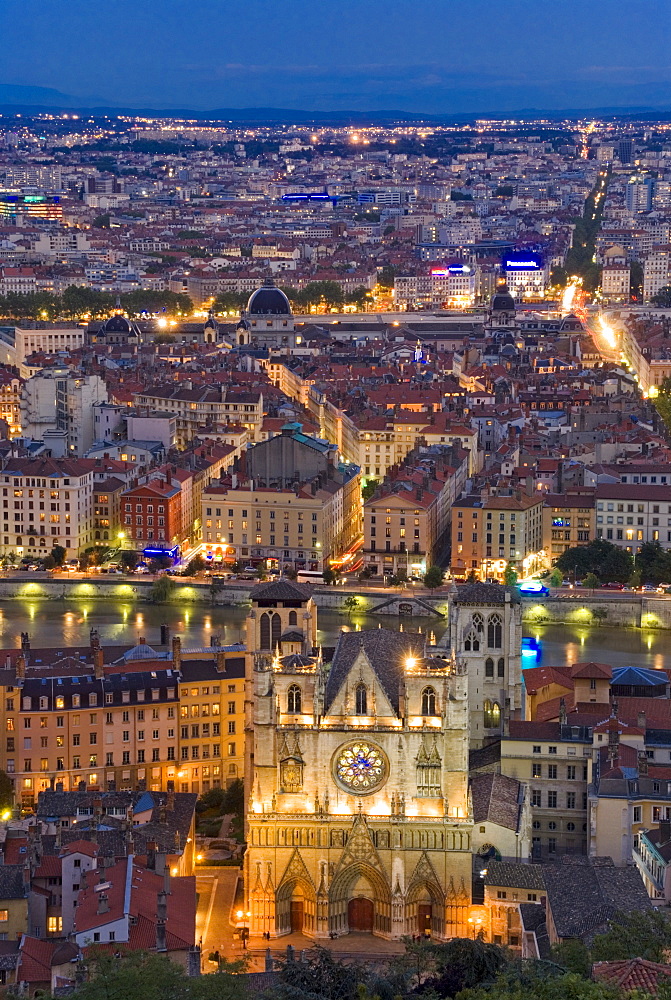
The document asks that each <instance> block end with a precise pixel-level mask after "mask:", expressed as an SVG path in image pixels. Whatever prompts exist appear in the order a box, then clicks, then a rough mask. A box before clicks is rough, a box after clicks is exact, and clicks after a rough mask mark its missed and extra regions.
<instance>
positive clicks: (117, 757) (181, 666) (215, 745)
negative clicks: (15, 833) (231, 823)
mask: <svg viewBox="0 0 671 1000" xmlns="http://www.w3.org/2000/svg"><path fill="white" fill-rule="evenodd" d="M41 652H42V651H40V652H38V651H34V652H31V650H30V649H29V648H26V649H23V650H21V652H20V653H17V651H15V650H14V651H12V652H11V654H9V659H10V660H11V661H12V662H13V664H14V665H13V667H10V668H6V669H5V670H4V671H0V689H1V690H0V711H1V712H2V728H3V731H4V732H5V737H4V743H3V744H2V746H1V747H0V754H1V756H0V766H1V767H2V768H3V769H4V770H5V771H6V772H7V773H8V774H9V775H10V777H11V778H12V780H13V781H14V785H15V789H16V798H17V801H19V802H20V803H21V804H22V805H24V806H32V805H33V804H34V802H35V801H36V798H37V796H38V794H39V793H40V792H41V791H44V790H45V789H47V788H50V787H53V784H54V782H57V783H60V784H62V785H63V788H64V790H65V791H76V790H78V789H79V788H80V785H81V783H84V785H85V786H86V788H87V789H90V790H105V789H106V788H108V787H109V786H110V783H111V782H114V787H116V788H117V789H119V790H124V789H132V788H137V787H145V788H147V789H148V790H152V791H157V790H160V789H170V788H172V789H173V790H177V791H180V792H187V791H188V792H195V793H197V794H201V793H202V792H205V791H208V790H209V789H210V788H216V787H221V786H225V785H226V784H230V783H231V782H232V781H233V780H235V779H236V778H237V777H241V776H242V774H243V767H244V745H243V733H244V680H245V662H246V661H245V652H244V649H242V648H241V647H239V646H234V647H227V648H222V647H219V648H212V649H210V648H207V649H204V650H203V649H195V650H184V651H182V648H181V643H180V640H179V638H177V637H175V638H174V639H173V641H172V649H171V651H170V652H168V653H165V652H164V653H158V652H157V651H156V650H154V649H152V647H151V646H149V645H147V643H146V642H145V641H144V639H141V640H140V643H139V644H138V646H136V647H133V648H132V649H130V650H127V651H126V652H125V653H124V654H123V655H122V656H121V657H119V658H118V659H115V660H114V662H113V663H110V664H104V662H103V661H104V659H105V652H104V651H103V650H102V649H101V648H100V646H99V644H98V641H97V639H94V640H93V641H92V648H91V650H87V651H86V652H85V653H83V654H78V655H77V656H75V655H67V653H66V654H65V655H64V656H63V657H62V658H60V659H55V660H54V661H53V662H50V663H48V664H45V663H41V662H40V663H39V665H38V664H36V665H33V662H34V661H35V659H36V658H38V659H40V661H41V659H42V657H41V655H40V654H41ZM68 652H72V653H74V651H68ZM91 660H92V661H93V662H91Z"/></svg>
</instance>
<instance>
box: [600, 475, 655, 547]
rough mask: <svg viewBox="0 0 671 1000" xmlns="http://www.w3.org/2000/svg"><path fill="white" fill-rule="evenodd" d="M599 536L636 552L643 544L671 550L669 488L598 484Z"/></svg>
mask: <svg viewBox="0 0 671 1000" xmlns="http://www.w3.org/2000/svg"><path fill="white" fill-rule="evenodd" d="M596 537H597V538H604V539H605V540H606V541H608V542H612V543H613V545H617V546H618V547H619V548H624V549H627V550H628V551H629V552H632V553H636V552H638V550H639V549H640V547H641V545H642V544H643V543H644V542H659V544H660V545H661V546H662V548H665V549H669V548H671V503H670V502H669V490H668V487H666V486H649V485H647V484H643V483H599V484H598V485H597V487H596Z"/></svg>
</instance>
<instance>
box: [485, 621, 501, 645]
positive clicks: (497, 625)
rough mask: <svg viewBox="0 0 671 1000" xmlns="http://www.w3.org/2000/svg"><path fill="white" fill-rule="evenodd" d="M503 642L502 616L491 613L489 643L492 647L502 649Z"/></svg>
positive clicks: (488, 624)
mask: <svg viewBox="0 0 671 1000" xmlns="http://www.w3.org/2000/svg"><path fill="white" fill-rule="evenodd" d="M502 644H503V627H502V624H501V616H500V615H498V614H495V615H490V616H489V618H488V619H487V645H488V647H489V648H490V649H501V646H502Z"/></svg>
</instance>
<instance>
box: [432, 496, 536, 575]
mask: <svg viewBox="0 0 671 1000" xmlns="http://www.w3.org/2000/svg"><path fill="white" fill-rule="evenodd" d="M543 504H544V498H543V497H542V496H539V495H533V496H529V495H528V494H525V493H521V492H519V491H518V492H517V493H515V495H513V496H510V495H502V494H498V493H491V492H487V491H483V492H482V493H481V494H475V495H471V496H462V497H460V498H459V499H458V500H456V501H455V502H454V504H453V505H452V556H451V571H452V575H453V576H454V577H456V578H457V579H461V580H463V579H465V578H467V577H468V576H470V575H471V574H474V575H475V576H476V577H477V579H479V580H487V579H494V580H499V581H501V580H503V577H504V574H505V570H506V566H508V565H510V566H511V567H512V568H513V569H514V570H515V571H516V573H517V574H518V576H520V577H522V576H529V575H530V574H532V573H534V572H536V571H537V570H538V569H539V568H541V566H542V565H543V563H544V560H545V552H544V550H543Z"/></svg>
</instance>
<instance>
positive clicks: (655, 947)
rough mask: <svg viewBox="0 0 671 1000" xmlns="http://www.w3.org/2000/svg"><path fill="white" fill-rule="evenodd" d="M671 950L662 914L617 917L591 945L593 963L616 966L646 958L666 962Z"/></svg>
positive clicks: (670, 932)
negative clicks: (619, 961)
mask: <svg viewBox="0 0 671 1000" xmlns="http://www.w3.org/2000/svg"><path fill="white" fill-rule="evenodd" d="M669 949H671V920H669V917H668V916H667V914H666V913H664V912H663V911H662V910H646V911H645V912H633V913H619V914H618V916H617V918H615V919H613V920H610V921H609V924H608V930H607V931H606V933H605V934H599V935H597V937H595V938H594V941H593V942H592V948H591V954H592V961H593V962H615V961H618V960H620V959H626V958H646V959H648V960H649V961H650V962H665V961H666V956H667V954H668V952H669Z"/></svg>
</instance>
